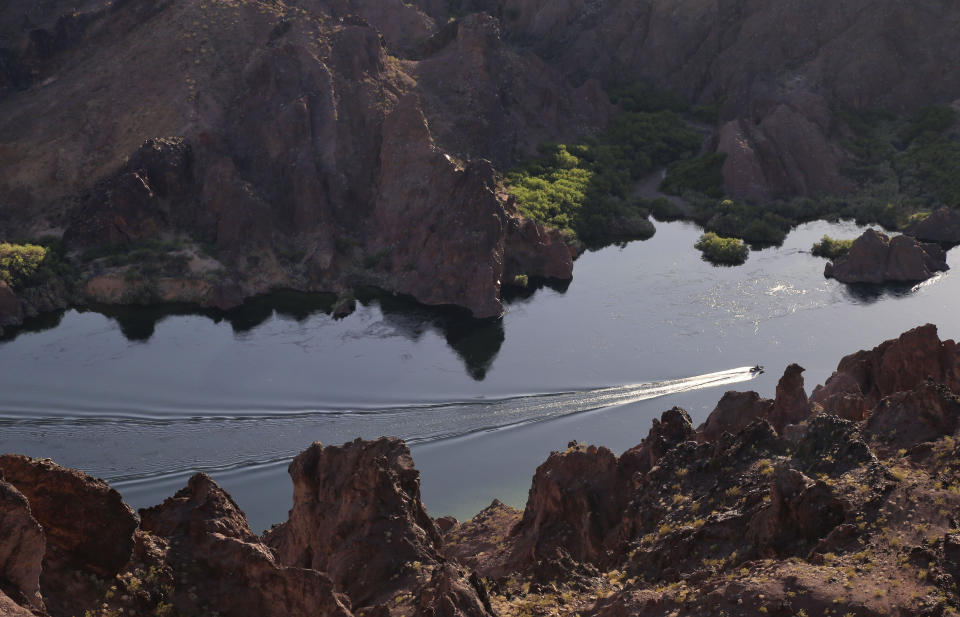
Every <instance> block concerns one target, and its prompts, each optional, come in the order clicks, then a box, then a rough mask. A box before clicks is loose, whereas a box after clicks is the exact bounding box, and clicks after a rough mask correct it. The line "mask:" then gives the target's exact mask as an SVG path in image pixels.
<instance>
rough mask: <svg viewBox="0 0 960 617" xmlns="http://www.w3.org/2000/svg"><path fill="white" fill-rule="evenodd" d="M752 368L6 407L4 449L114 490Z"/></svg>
mask: <svg viewBox="0 0 960 617" xmlns="http://www.w3.org/2000/svg"><path fill="white" fill-rule="evenodd" d="M757 375H758V373H755V372H753V371H752V370H751V367H739V368H734V369H729V370H726V371H719V372H715V373H707V374H704V375H696V376H693V377H684V378H679V379H668V380H663V381H652V382H645V383H636V384H627V385H622V386H613V387H605V388H597V389H592V390H583V391H574V392H556V393H545V394H530V395H522V396H513V397H507V398H497V399H475V400H469V401H452V402H444V403H430V404H413V405H395V406H388V407H380V408H364V407H360V406H357V407H356V408H342V409H338V408H324V409H278V410H270V411H267V410H258V411H255V412H250V413H242V414H239V413H228V412H226V411H225V410H210V411H204V412H198V411H196V410H194V411H192V412H191V413H184V412H183V411H180V412H166V413H165V412H157V411H152V412H151V411H149V410H148V411H137V412H134V413H127V414H123V413H120V412H111V413H107V414H101V415H97V414H95V413H93V412H84V413H76V412H56V413H54V412H50V411H47V412H35V411H21V412H11V411H0V452H20V453H25V454H31V455H33V456H43V457H49V458H53V459H54V460H56V461H57V462H58V463H60V464H63V465H67V466H70V467H75V468H78V469H82V470H83V471H85V472H87V473H89V474H92V475H94V476H98V477H101V478H103V479H105V480H107V481H108V482H111V483H112V484H115V485H118V486H122V485H124V484H132V483H143V482H150V481H151V480H155V479H158V478H162V477H173V476H177V475H183V474H187V473H194V472H197V471H204V472H207V473H216V472H221V471H228V470H234V469H242V468H250V467H262V466H265V465H271V464H277V463H280V462H283V461H287V460H290V459H292V458H293V457H294V456H296V455H297V454H298V453H299V452H300V451H302V450H303V449H304V448H305V447H306V446H307V445H308V444H310V443H311V442H313V441H320V442H322V443H325V444H340V443H344V442H347V441H350V440H353V439H355V438H357V437H363V438H366V439H372V438H376V437H380V436H382V435H390V436H396V437H400V438H402V439H404V440H405V441H406V442H407V443H408V444H410V445H418V444H425V443H431V442H437V441H440V440H445V439H454V438H459V437H466V436H468V435H472V434H476V433H481V432H491V431H498V430H504V429H508V428H511V427H517V426H523V425H528V424H533V423H536V422H545V421H549V420H554V419H557V418H562V417H566V416H570V415H573V414H577V413H584V412H589V411H596V410H599V409H605V408H609V407H616V406H621V405H627V404H630V403H636V402H639V401H644V400H648V399H652V398H657V397H662V396H668V395H672V394H679V393H683V392H688V391H691V390H699V389H702V388H711V387H716V386H724V385H730V384H735V383H740V382H743V381H748V380H750V379H753V378H755V377H756V376H757Z"/></svg>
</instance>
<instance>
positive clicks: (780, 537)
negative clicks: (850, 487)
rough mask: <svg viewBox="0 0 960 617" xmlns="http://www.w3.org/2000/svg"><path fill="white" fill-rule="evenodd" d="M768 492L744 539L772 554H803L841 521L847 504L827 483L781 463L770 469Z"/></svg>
mask: <svg viewBox="0 0 960 617" xmlns="http://www.w3.org/2000/svg"><path fill="white" fill-rule="evenodd" d="M770 496H771V501H770V505H769V506H768V507H767V508H764V509H762V510H760V511H759V512H757V513H756V514H754V515H753V518H752V519H751V520H750V524H749V527H748V530H747V539H748V540H749V541H750V542H752V543H754V544H755V545H757V546H762V547H766V548H767V549H768V550H770V551H771V553H772V554H774V555H796V554H804V553H805V552H806V551H807V550H808V549H809V548H810V547H811V546H812V545H813V544H814V543H815V542H816V541H817V540H819V539H820V538H823V537H825V536H826V535H827V534H829V533H830V532H831V531H832V530H833V529H834V528H835V527H836V526H837V525H839V524H840V523H842V522H843V520H844V517H845V509H846V508H847V507H848V506H847V505H846V504H845V503H844V501H843V500H841V499H838V498H837V497H836V496H834V495H833V491H832V490H831V489H830V486H829V485H827V484H825V483H823V482H814V481H813V480H812V479H810V478H808V477H807V476H805V475H803V474H802V473H801V472H799V471H797V470H796V469H789V468H787V467H783V466H781V467H778V468H777V469H776V471H775V472H774V475H773V479H772V481H771V485H770Z"/></svg>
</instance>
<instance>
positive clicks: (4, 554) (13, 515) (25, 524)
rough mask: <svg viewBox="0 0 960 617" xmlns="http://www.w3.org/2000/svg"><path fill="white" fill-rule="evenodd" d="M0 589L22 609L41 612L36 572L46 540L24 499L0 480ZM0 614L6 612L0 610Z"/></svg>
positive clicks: (38, 572) (41, 601)
mask: <svg viewBox="0 0 960 617" xmlns="http://www.w3.org/2000/svg"><path fill="white" fill-rule="evenodd" d="M0 529H2V530H3V533H0V590H2V591H3V592H6V593H7V594H8V595H10V596H12V597H11V598H10V601H11V602H13V601H14V599H15V600H16V603H18V604H19V605H20V606H22V607H26V608H33V609H37V610H41V611H42V610H43V608H44V607H43V599H42V597H41V596H40V570H41V566H42V564H43V555H44V553H45V552H46V541H45V540H44V537H43V529H41V528H40V524H39V523H38V522H37V520H36V519H35V518H33V515H32V514H31V512H30V505H29V504H28V503H27V498H26V497H24V496H23V494H22V493H21V492H20V491H18V490H17V489H16V488H14V486H13V485H12V484H10V483H8V482H4V481H2V480H0ZM0 608H2V604H0ZM0 614H4V615H6V614H7V613H6V612H3V611H2V610H0Z"/></svg>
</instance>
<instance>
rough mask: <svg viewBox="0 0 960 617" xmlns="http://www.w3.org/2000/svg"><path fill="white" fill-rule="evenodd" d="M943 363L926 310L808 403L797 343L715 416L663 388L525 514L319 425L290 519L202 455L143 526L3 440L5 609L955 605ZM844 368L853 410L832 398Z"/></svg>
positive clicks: (178, 611) (551, 467)
mask: <svg viewBox="0 0 960 617" xmlns="http://www.w3.org/2000/svg"><path fill="white" fill-rule="evenodd" d="M958 371H960V358H958V357H957V355H956V345H955V343H954V342H953V341H940V339H939V338H938V337H937V334H936V328H935V327H934V326H929V325H928V326H924V327H921V328H917V329H915V330H912V331H910V332H907V333H904V334H903V335H901V337H899V338H898V339H896V340H891V341H886V342H885V343H883V344H881V345H879V346H878V347H877V348H875V349H873V350H870V351H861V352H858V353H856V354H853V355H851V356H848V357H846V358H844V359H843V360H842V361H841V362H840V366H839V367H838V371H837V373H835V374H834V376H832V377H831V379H830V380H829V381H828V383H827V385H826V386H824V387H819V388H817V389H815V390H814V395H813V396H812V397H811V398H816V399H818V400H819V401H822V402H813V403H811V402H810V401H809V400H807V399H806V397H805V396H804V395H803V383H802V377H801V372H802V369H801V368H800V367H798V366H796V365H791V366H789V367H787V370H786V371H785V374H784V377H783V379H781V381H780V384H779V386H778V388H777V397H776V399H775V400H773V401H766V402H764V403H763V404H762V405H759V402H760V401H762V399H759V398H758V397H756V396H748V397H740V398H741V399H742V400H744V401H746V402H747V404H746V405H745V407H744V411H743V412H742V413H732V412H728V411H725V408H723V407H721V406H719V405H718V409H720V413H715V414H714V415H713V416H712V419H711V420H710V421H709V422H708V425H709V426H710V427H712V428H711V431H710V432H709V433H707V432H706V431H705V430H704V429H701V430H700V431H699V432H698V431H695V430H694V428H693V426H692V423H691V422H690V418H689V415H688V414H687V413H686V412H685V411H683V410H682V409H679V408H674V409H671V410H668V411H666V412H664V414H663V415H662V416H661V418H660V419H659V420H658V421H656V422H654V425H653V427H652V428H651V430H650V432H649V434H648V435H647V437H646V438H645V439H644V440H643V441H642V442H641V443H640V444H639V445H638V446H636V447H635V448H632V449H630V450H629V451H627V452H625V453H624V454H623V455H622V456H620V457H617V456H616V455H615V454H613V453H612V452H610V451H609V450H607V449H605V448H598V447H595V446H585V445H583V444H579V443H576V442H571V443H570V444H569V446H568V447H567V449H566V450H565V451H558V452H554V453H552V454H551V456H550V457H549V459H548V460H547V461H546V462H545V463H544V464H543V465H541V466H540V467H539V468H538V469H537V472H536V475H535V476H534V478H533V482H532V485H531V490H530V496H529V500H528V502H527V504H526V508H525V509H524V511H523V512H520V511H518V510H515V509H513V508H510V507H508V506H506V505H504V504H503V503H501V502H498V501H494V502H493V503H492V504H491V505H490V506H489V507H488V508H486V509H485V510H483V511H482V512H481V513H479V514H478V515H477V516H476V517H474V518H473V519H472V520H470V521H465V522H463V523H459V522H458V521H456V520H453V519H450V518H449V517H445V518H444V519H441V520H440V521H438V522H435V521H434V520H433V519H431V518H430V517H429V516H427V513H426V510H425V508H424V506H423V504H422V502H421V500H420V492H419V475H418V473H417V471H416V469H415V468H414V467H413V462H412V460H411V458H410V454H409V450H408V449H407V447H406V445H405V444H403V443H402V442H400V441H398V440H396V439H387V438H381V439H379V440H376V441H361V440H357V441H354V442H352V443H348V444H345V445H343V446H333V447H330V446H328V447H323V446H321V445H320V444H314V445H312V446H311V447H310V448H308V449H307V450H306V451H304V452H303V453H302V454H300V455H299V456H298V457H297V458H296V459H295V460H294V462H293V463H292V464H291V466H290V473H291V476H292V477H293V479H294V486H295V489H294V506H293V509H292V510H291V511H290V517H289V520H288V521H287V522H285V523H283V524H282V525H279V526H275V527H274V528H273V529H271V530H270V531H269V532H267V533H266V534H265V536H264V537H263V538H258V537H257V536H256V535H254V534H253V533H252V532H251V531H250V529H249V526H248V525H247V521H246V518H245V517H244V515H243V513H242V512H241V511H240V510H239V509H238V508H237V506H236V504H235V503H234V502H233V501H232V499H231V498H230V497H229V495H227V494H226V493H225V492H224V491H223V490H221V489H220V488H219V487H218V486H217V485H216V484H215V483H214V482H213V481H212V480H211V479H210V478H209V477H207V476H205V475H203V474H198V475H196V476H194V477H193V478H191V479H190V481H189V483H188V484H187V486H186V487H185V488H184V489H182V490H181V491H179V492H177V494H175V495H174V496H173V497H171V498H169V499H167V500H166V501H165V502H164V503H163V504H160V505H158V506H155V507H153V508H148V509H144V510H141V511H140V515H141V519H140V521H139V526H138V525H137V523H138V521H137V520H136V518H135V517H134V516H133V514H132V512H130V510H129V508H126V506H124V505H123V504H122V502H120V501H119V497H118V496H117V495H116V493H115V492H113V491H111V490H110V489H109V487H106V485H104V484H103V483H102V482H99V481H97V480H95V479H93V478H89V477H87V476H84V475H83V474H80V473H78V472H72V471H70V470H66V469H64V468H62V467H58V466H56V465H54V464H53V463H51V462H49V461H36V460H33V459H28V458H26V457H20V456H13V455H4V456H0V470H2V471H3V474H4V476H5V477H6V480H5V481H0V523H2V525H3V527H2V529H3V530H4V531H5V532H6V533H4V534H2V535H0V611H3V614H5V615H6V614H9V615H15V616H17V617H20V616H24V617H26V616H29V615H34V616H35V617H44V616H46V615H48V614H49V615H50V616H52V617H68V616H69V615H75V614H87V615H91V616H94V617H107V616H108V615H118V614H121V613H122V614H138V615H140V614H157V615H184V614H212V613H217V614H220V615H223V616H224V617H234V616H237V617H245V616H247V615H291V616H301V615H303V616H306V615H324V616H339V617H349V616H350V615H368V616H377V617H388V616H390V615H392V616H394V617H398V616H401V615H402V616H405V617H406V616H414V615H416V616H422V617H428V616H433V617H437V616H450V617H488V616H495V615H504V616H509V615H526V614H534V610H535V609H536V611H537V613H538V614H539V613H544V614H545V613H547V612H550V613H553V614H557V615H561V616H563V617H572V616H574V615H578V614H579V615H581V616H586V615H589V616H626V615H651V616H653V615H657V616H665V615H673V614H698V615H711V616H717V617H719V616H720V615H727V616H728V617H729V616H734V615H735V616H743V617H746V616H748V615H757V614H771V613H772V614H775V615H792V614H804V613H806V614H808V615H814V614H816V615H820V614H841V615H843V614H854V615H870V616H873V615H876V616H880V615H889V614H903V615H916V616H920V615H951V614H955V609H954V607H955V606H956V605H957V602H958V601H960V597H958V595H957V587H956V586H957V583H958V581H960V538H958V534H957V526H958V524H960V523H958V520H957V514H956V513H957V512H958V511H960V490H958V487H960V464H958V461H960V434H958V429H960V402H958V400H960V399H958V396H960V395H958V389H960V379H958ZM921 375H922V376H921ZM927 375H929V377H930V379H928V378H927ZM841 381H842V383H843V384H846V385H847V386H850V385H856V386H857V388H858V392H859V394H857V396H859V397H860V405H861V407H862V408H863V409H864V410H865V411H864V417H865V419H861V420H850V419H843V418H840V417H837V416H836V415H832V414H831V413H829V411H830V408H829V407H824V405H823V403H829V402H830V401H831V400H832V399H831V396H833V395H829V396H826V398H820V397H821V396H823V395H825V394H829V393H830V392H831V389H832V388H834V387H835V385H836V384H837V383H840V382H841ZM843 392H844V393H846V394H850V392H849V391H843ZM726 398H727V399H729V400H731V401H732V400H738V399H737V397H734V396H731V395H730V394H729V393H728V395H727V396H726ZM728 402H729V401H728ZM757 409H760V410H761V412H762V414H763V415H761V416H760V417H752V416H751V414H753V415H756V414H754V413H753V412H755V411H756V410H757ZM778 409H779V411H778ZM811 413H813V414H815V415H813V416H811V415H810V414H811ZM745 419H749V422H748V423H747V424H746V426H740V425H741V424H742V422H743V421H744V420H745ZM775 424H776V425H782V427H783V431H782V432H783V433H784V435H781V434H780V431H778V430H777V428H775V426H774V425H775ZM787 433H789V438H787V437H785V435H786V434H787ZM64 504H69V505H70V506H71V508H70V509H67V508H64V507H63V506H64ZM55 506H58V507H55ZM77 508H79V510H78V509H77ZM64 512H70V513H72V512H77V513H78V516H77V517H76V518H73V517H69V516H65V515H64V514H63V513H64ZM441 530H442V531H441ZM45 538H46V541H45ZM94 545H96V546H97V547H98V548H99V549H100V550H99V551H98V552H96V553H93V552H91V551H92V549H91V547H92V546H94ZM62 585H67V587H63V586H62ZM84 585H86V586H84Z"/></svg>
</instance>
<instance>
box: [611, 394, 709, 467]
mask: <svg viewBox="0 0 960 617" xmlns="http://www.w3.org/2000/svg"><path fill="white" fill-rule="evenodd" d="M695 438H696V431H695V430H694V429H693V423H692V422H691V420H690V414H688V413H687V412H686V410H684V409H681V408H680V407H674V408H673V409H670V410H668V411H665V412H663V414H662V415H661V416H660V419H659V420H657V419H656V418H654V420H653V426H652V427H651V428H650V432H649V433H648V434H647V437H646V438H645V439H644V440H643V441H641V442H640V443H639V444H638V445H636V446H634V447H633V448H630V449H629V450H627V451H626V452H624V453H623V454H622V455H621V456H620V460H619V469H620V474H621V475H622V476H625V478H624V479H625V480H626V481H627V482H628V485H629V481H630V480H631V479H632V478H633V475H634V474H636V473H641V474H645V473H647V472H648V471H650V469H652V468H653V466H654V465H656V464H657V461H659V460H660V457H662V456H663V455H664V454H666V453H667V452H668V451H669V450H671V449H673V448H674V447H676V446H677V445H678V444H681V443H683V442H685V441H691V440H693V439H695Z"/></svg>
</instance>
